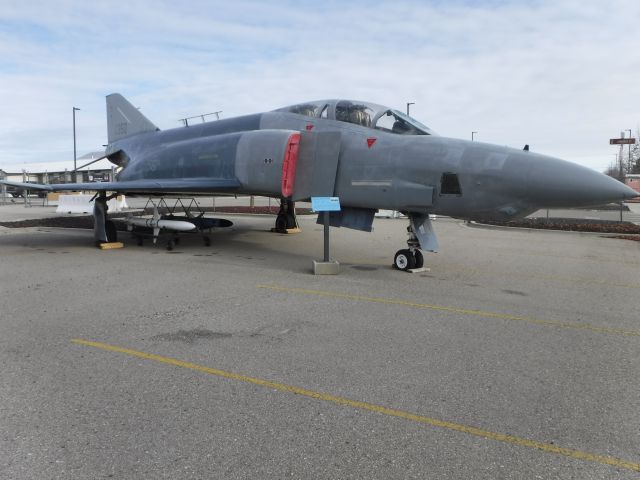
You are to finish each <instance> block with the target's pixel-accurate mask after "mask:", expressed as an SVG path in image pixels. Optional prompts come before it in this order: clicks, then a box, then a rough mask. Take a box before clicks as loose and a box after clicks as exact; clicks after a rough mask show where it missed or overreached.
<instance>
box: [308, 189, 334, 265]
mask: <svg viewBox="0 0 640 480" xmlns="http://www.w3.org/2000/svg"><path fill="white" fill-rule="evenodd" d="M311 209H312V210H313V211H314V212H318V213H322V219H323V223H324V259H323V261H322V262H317V261H315V260H314V261H313V273H314V274H315V275H337V274H338V273H339V272H340V264H339V263H338V262H336V261H335V260H334V261H332V260H331V258H330V256H329V226H330V225H329V223H330V222H329V218H330V217H329V215H330V212H339V211H340V199H339V198H338V197H311Z"/></svg>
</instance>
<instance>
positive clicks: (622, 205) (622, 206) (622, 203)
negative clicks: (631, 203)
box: [620, 202, 624, 222]
mask: <svg viewBox="0 0 640 480" xmlns="http://www.w3.org/2000/svg"><path fill="white" fill-rule="evenodd" d="M623 208H624V202H620V221H621V222H622V209H623Z"/></svg>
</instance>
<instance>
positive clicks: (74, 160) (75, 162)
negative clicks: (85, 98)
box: [73, 107, 80, 183]
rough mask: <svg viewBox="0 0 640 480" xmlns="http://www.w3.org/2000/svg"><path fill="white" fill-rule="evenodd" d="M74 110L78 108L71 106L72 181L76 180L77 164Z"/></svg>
mask: <svg viewBox="0 0 640 480" xmlns="http://www.w3.org/2000/svg"><path fill="white" fill-rule="evenodd" d="M76 110H80V109H79V108H77V107H73V181H74V182H76V183H77V182H78V165H77V158H76V155H77V154H76Z"/></svg>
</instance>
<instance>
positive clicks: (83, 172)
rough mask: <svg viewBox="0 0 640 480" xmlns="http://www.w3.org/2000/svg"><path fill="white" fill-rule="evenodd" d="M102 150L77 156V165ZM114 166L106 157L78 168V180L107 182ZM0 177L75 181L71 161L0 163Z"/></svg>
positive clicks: (19, 179) (62, 181) (111, 178)
mask: <svg viewBox="0 0 640 480" xmlns="http://www.w3.org/2000/svg"><path fill="white" fill-rule="evenodd" d="M102 155H103V153H102V152H93V153H88V154H86V155H83V156H82V157H79V158H78V159H77V161H76V163H77V165H78V166H79V167H81V166H83V165H86V164H87V163H90V162H91V161H92V160H93V159H95V158H100V157H101V156H102ZM116 168H117V167H116V166H115V165H114V164H113V163H111V162H110V161H109V160H107V159H106V158H104V159H102V160H98V161H97V162H95V163H91V165H88V166H86V167H83V168H78V171H77V177H78V179H77V181H78V182H108V181H110V180H113V177H114V175H115V171H116ZM0 178H5V179H6V180H10V181H13V182H31V183H71V182H75V181H76V180H75V179H74V176H73V163H72V162H68V161H67V162H40V163H22V164H14V165H4V164H0Z"/></svg>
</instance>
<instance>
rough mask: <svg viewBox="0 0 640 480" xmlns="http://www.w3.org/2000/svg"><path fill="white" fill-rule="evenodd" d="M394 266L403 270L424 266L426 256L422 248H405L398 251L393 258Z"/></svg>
mask: <svg viewBox="0 0 640 480" xmlns="http://www.w3.org/2000/svg"><path fill="white" fill-rule="evenodd" d="M393 266H394V267H395V268H397V269H398V270H402V271H407V270H413V269H414V268H422V267H423V266H424V256H423V255H422V252H421V251H420V250H410V249H408V248H404V249H402V250H398V251H397V252H396V255H395V257H394V258H393Z"/></svg>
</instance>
